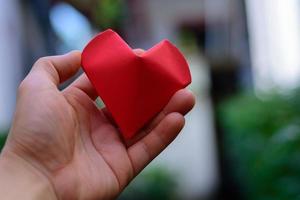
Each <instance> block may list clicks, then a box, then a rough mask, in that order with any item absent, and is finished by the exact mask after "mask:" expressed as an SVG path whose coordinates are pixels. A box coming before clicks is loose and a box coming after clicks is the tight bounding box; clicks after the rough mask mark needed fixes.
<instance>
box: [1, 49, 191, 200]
mask: <svg viewBox="0 0 300 200" xmlns="http://www.w3.org/2000/svg"><path fill="white" fill-rule="evenodd" d="M136 53H138V54H139V53H142V52H141V51H140V50H136ZM80 62H81V53H80V52H79V51H73V52H71V53H68V54H66V55H62V56H52V57H45V58H41V59H39V60H38V61H37V62H36V63H35V64H34V66H33V68H32V70H31V72H30V73H29V74H28V76H27V77H26V78H25V79H24V80H23V82H22V83H21V85H20V87H19V91H18V99H17V106H16V112H15V117H14V120H13V124H12V127H11V130H10V133H9V137H8V140H7V142H6V145H5V147H4V149H3V151H2V153H1V156H0V177H1V178H0V179H1V180H3V181H5V183H3V181H1V180H0V190H6V192H7V190H10V188H11V187H12V188H11V189H13V191H14V193H13V194H10V193H9V192H7V195H6V196H5V193H4V197H7V198H4V199H9V198H12V199H14V198H15V197H22V199H26V198H28V199H29V198H31V199H33V198H34V197H33V196H30V194H27V196H26V195H25V194H24V193H26V192H27V193H30V191H31V192H32V194H33V193H39V194H37V195H36V196H35V198H36V199H47V198H48V199H113V198H115V197H117V196H118V195H119V194H120V192H122V190H123V189H124V188H125V187H126V185H127V184H128V183H129V182H130V181H131V180H132V179H133V178H134V177H135V176H136V175H137V174H138V173H139V172H140V171H141V170H142V169H143V168H144V167H145V166H146V165H147V164H148V163H149V162H150V161H151V160H152V159H153V158H155V157H156V156H157V155H158V154H159V153H160V152H161V151H163V149H164V148H166V147H167V145H168V144H169V143H170V142H172V141H173V140H174V139H175V137H176V136H177V134H178V133H179V132H180V130H181V129H182V127H183V125H184V117H183V115H184V114H186V113H187V112H188V111H189V110H191V108H192V107H193V105H194V101H195V100H194V96H193V95H192V93H191V92H189V91H188V90H186V89H183V90H180V91H178V92H177V93H176V94H175V95H174V96H173V97H172V99H171V100H170V102H169V103H168V104H167V105H166V107H165V108H164V109H163V111H162V112H160V113H159V114H158V115H157V116H156V117H155V118H154V119H153V120H152V121H151V122H149V124H147V125H146V127H145V128H143V129H142V130H141V132H140V133H139V134H137V136H136V137H135V138H134V139H133V140H131V141H123V139H122V138H121V137H120V133H119V130H118V128H117V127H116V125H115V124H114V123H113V120H112V118H111V116H110V113H109V112H108V110H106V109H105V108H103V109H98V108H97V107H96V105H95V103H94V100H95V99H96V97H97V94H96V92H95V90H94V88H93V87H92V85H91V84H90V82H89V80H88V79H87V77H86V75H85V74H83V75H81V76H80V77H79V78H77V79H76V80H75V81H74V82H73V83H71V85H69V86H68V87H67V88H66V89H64V90H62V91H60V90H59V89H58V85H59V84H60V83H62V82H64V81H66V80H67V79H69V78H70V77H72V76H73V75H74V74H75V73H76V72H77V71H78V69H79V68H80ZM3 177H4V178H3ZM7 179H10V180H9V181H8V180H7ZM20 179H21V180H20ZM22 190H23V194H22V192H21V193H20V191H22ZM18 193H20V194H18ZM2 194H3V193H2ZM46 197H47V198H46Z"/></svg>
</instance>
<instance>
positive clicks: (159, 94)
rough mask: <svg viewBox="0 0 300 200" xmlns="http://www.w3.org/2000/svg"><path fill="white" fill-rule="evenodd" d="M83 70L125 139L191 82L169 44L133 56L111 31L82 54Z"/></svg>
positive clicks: (97, 37)
mask: <svg viewBox="0 0 300 200" xmlns="http://www.w3.org/2000/svg"><path fill="white" fill-rule="evenodd" d="M82 67H83V69H84V71H85V73H86V74H87V76H88V78H89V79H90V81H91V83H92V84H93V86H94V87H95V89H96V91H97V93H98V95H99V96H100V97H101V98H102V100H103V102H104V103H105V105H106V107H107V109H108V110H109V111H110V113H111V114H112V116H113V118H114V120H115V122H116V123H117V125H118V126H119V128H120V130H121V132H122V135H123V137H124V138H125V139H129V138H131V137H132V136H133V135H134V134H135V133H136V132H137V131H138V130H139V129H141V128H142V127H143V126H144V125H145V124H146V123H147V122H148V121H149V120H151V119H152V118H153V117H154V116H155V115H156V114H157V113H158V112H160V111H161V110H162V109H163V107H164V106H165V105H166V104H167V103H168V101H169V100H170V98H171V97H172V95H173V94H174V93H175V92H176V91H177V90H179V89H181V88H184V87H186V86H187V85H188V84H190V82H191V75H190V71H189V68H188V64H187V62H186V60H185V59H184V57H183V56H182V54H181V53H180V52H179V50H178V49H177V48H176V47H175V46H173V45H172V44H171V43H170V42H169V41H167V40H164V41H162V42H160V43H158V44H157V45H155V46H154V47H152V48H151V49H149V50H148V51H147V52H145V53H143V54H142V55H136V54H135V53H134V52H133V51H132V49H131V48H130V47H129V46H128V45H127V44H126V43H125V42H124V41H123V40H122V38H121V37H120V36H119V35H118V34H117V33H115V32H114V31H112V30H107V31H104V32H102V33H101V34H99V35H97V36H96V37H95V38H94V39H92V40H91V41H90V42H89V43H88V45H87V46H86V47H85V49H84V50H83V52H82Z"/></svg>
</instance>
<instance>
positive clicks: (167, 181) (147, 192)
mask: <svg viewBox="0 0 300 200" xmlns="http://www.w3.org/2000/svg"><path fill="white" fill-rule="evenodd" d="M175 177H176V176H173V174H171V173H170V172H169V171H168V170H166V169H164V168H162V167H159V168H151V169H149V168H148V169H146V170H145V171H144V172H142V173H141V174H140V175H138V176H137V177H136V178H135V179H134V180H133V181H132V182H131V183H130V185H129V186H128V187H127V188H126V189H125V191H124V192H123V193H122V195H121V196H120V197H119V200H140V199H143V200H153V199H156V200H176V189H177V188H176V185H177V183H176V178H175Z"/></svg>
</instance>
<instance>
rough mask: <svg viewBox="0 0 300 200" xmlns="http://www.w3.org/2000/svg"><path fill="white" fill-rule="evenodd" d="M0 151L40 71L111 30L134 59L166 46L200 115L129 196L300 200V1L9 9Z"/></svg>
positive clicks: (29, 3) (0, 88) (26, 4)
mask: <svg viewBox="0 0 300 200" xmlns="http://www.w3.org/2000/svg"><path fill="white" fill-rule="evenodd" d="M0 3H1V6H0V60H1V65H0V71H1V72H0V133H1V134H0V147H1V146H3V144H4V141H5V137H6V135H7V133H8V130H9V127H10V124H11V120H12V115H13V112H14V107H15V101H16V89H17V87H18V84H19V83H20V81H21V80H22V79H23V78H24V76H26V74H27V73H28V71H29V70H30V68H31V66H32V64H33V63H34V61H35V60H36V59H37V58H39V57H41V56H47V55H54V54H62V53H66V52H68V51H70V50H73V49H82V48H83V47H84V46H85V44H86V43H87V42H88V41H89V40H90V39H91V38H92V37H93V36H94V35H95V34H97V33H99V32H101V31H103V30H105V29H107V28H112V29H114V30H116V31H117V32H118V33H119V34H120V35H121V36H122V37H123V38H124V39H125V40H126V41H127V42H128V43H129V45H130V46H131V47H132V48H144V49H148V48H150V47H151V46H153V45H154V44H156V43H157V42H159V41H160V40H162V39H164V38H167V39H169V40H171V41H172V42H173V43H175V44H176V45H177V46H178V47H179V48H180V49H181V51H182V52H183V53H184V55H185V57H186V58H187V60H188V62H189V65H190V68H191V72H192V77H193V83H192V84H191V86H190V89H191V90H192V91H193V92H194V93H195V94H196V96H197V104H196V107H195V108H194V109H193V111H192V112H191V113H190V114H189V115H188V116H187V117H186V126H185V128H184V130H183V131H182V134H180V135H179V136H178V138H177V139H176V140H175V142H174V143H172V144H171V145H170V146H169V147H168V148H167V150H166V151H164V152H163V153H162V154H161V155H160V156H158V157H157V158H156V159H155V160H154V161H153V162H152V163H151V164H150V166H148V167H147V168H146V169H145V170H144V171H143V172H142V173H141V174H140V175H139V176H138V177H137V178H136V179H135V180H134V181H133V182H132V183H131V184H130V185H129V187H128V188H127V189H126V190H125V191H124V192H123V193H122V195H121V196H120V197H119V199H120V200H135V199H143V200H144V199H145V200H147V199H166V200H168V199H172V200H173V199H175V200H176V199H178V200H181V199H191V200H193V199H203V200H214V199H231V200H234V199H263V200H268V199H300V90H299V89H298V87H299V86H300V56H299V55H298V54H299V53H300V39H299V38H300V2H299V1H298V0H284V1H283V0H184V1H183V0H65V1H59V0H10V1H5V0H0Z"/></svg>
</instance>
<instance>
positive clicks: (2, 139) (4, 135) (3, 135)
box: [0, 133, 7, 152]
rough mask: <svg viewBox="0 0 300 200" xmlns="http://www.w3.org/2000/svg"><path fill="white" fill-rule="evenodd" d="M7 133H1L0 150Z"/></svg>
mask: <svg viewBox="0 0 300 200" xmlns="http://www.w3.org/2000/svg"><path fill="white" fill-rule="evenodd" d="M6 137H7V134H4V133H0V152H1V149H2V148H3V146H4V144H5V141H6Z"/></svg>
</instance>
